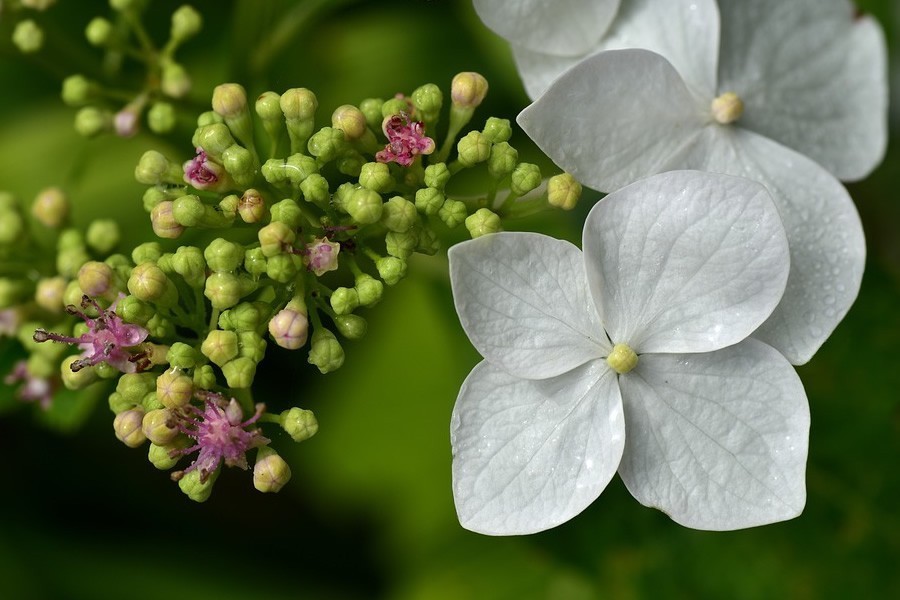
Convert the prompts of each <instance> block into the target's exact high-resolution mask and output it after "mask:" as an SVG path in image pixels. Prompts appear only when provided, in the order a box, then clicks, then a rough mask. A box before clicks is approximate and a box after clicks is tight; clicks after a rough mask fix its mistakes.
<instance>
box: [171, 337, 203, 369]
mask: <svg viewBox="0 0 900 600" xmlns="http://www.w3.org/2000/svg"><path fill="white" fill-rule="evenodd" d="M199 358H200V357H199V356H197V351H196V350H194V348H193V347H192V346H188V345H187V344H185V343H184V342H175V343H174V344H172V345H171V346H170V347H169V350H168V351H167V352H166V362H167V363H169V364H170V365H172V366H173V367H175V368H176V369H193V368H194V367H195V366H197V362H198V359H199Z"/></svg>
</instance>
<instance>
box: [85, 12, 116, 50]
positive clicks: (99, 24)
mask: <svg viewBox="0 0 900 600" xmlns="http://www.w3.org/2000/svg"><path fill="white" fill-rule="evenodd" d="M113 32H114V29H113V24H112V23H110V22H109V20H108V19H104V18H103V17H94V18H93V19H91V21H90V22H89V23H88V24H87V27H85V28H84V37H85V38H86V39H87V41H88V43H89V44H90V45H91V46H98V47H100V46H105V45H107V44H108V43H110V42H111V41H112V39H113V35H114V33H113Z"/></svg>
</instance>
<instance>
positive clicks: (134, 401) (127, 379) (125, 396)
mask: <svg viewBox="0 0 900 600" xmlns="http://www.w3.org/2000/svg"><path fill="white" fill-rule="evenodd" d="M156 386H157V383H156V374H154V373H125V374H124V375H122V376H121V377H120V378H119V382H118V383H117V384H116V393H117V394H119V395H120V396H121V397H122V400H123V402H127V403H128V404H130V405H132V406H135V405H138V404H140V403H141V399H142V398H143V397H144V396H146V395H147V394H148V393H150V392H153V391H154V390H155V389H156Z"/></svg>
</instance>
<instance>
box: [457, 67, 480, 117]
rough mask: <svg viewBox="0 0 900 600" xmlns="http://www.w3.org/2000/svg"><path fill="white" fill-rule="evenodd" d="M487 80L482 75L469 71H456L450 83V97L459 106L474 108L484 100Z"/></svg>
mask: <svg viewBox="0 0 900 600" xmlns="http://www.w3.org/2000/svg"><path fill="white" fill-rule="evenodd" d="M487 92H488V82H487V79H485V78H484V77H483V76H482V75H480V74H478V73H474V72H471V71H467V72H463V73H458V74H457V75H456V76H455V77H454V78H453V81H452V82H451V83H450V97H451V98H452V100H453V104H454V105H455V106H457V107H460V108H469V109H472V108H475V107H477V106H478V105H479V104H481V102H482V101H483V100H484V97H485V96H486V95H487Z"/></svg>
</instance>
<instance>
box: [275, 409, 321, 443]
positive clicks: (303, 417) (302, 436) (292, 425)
mask: <svg viewBox="0 0 900 600" xmlns="http://www.w3.org/2000/svg"><path fill="white" fill-rule="evenodd" d="M278 423H279V425H281V428H282V429H284V430H285V431H286V432H287V434H288V435H289V436H291V439H293V440H294V441H295V442H303V441H305V440H308V439H309V438H311V437H312V436H314V435H316V432H317V431H319V422H318V421H317V420H316V415H314V414H313V412H312V411H311V410H304V409H302V408H297V407H294V408H291V409H288V410H286V411H284V412H283V413H281V414H280V415H278Z"/></svg>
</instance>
